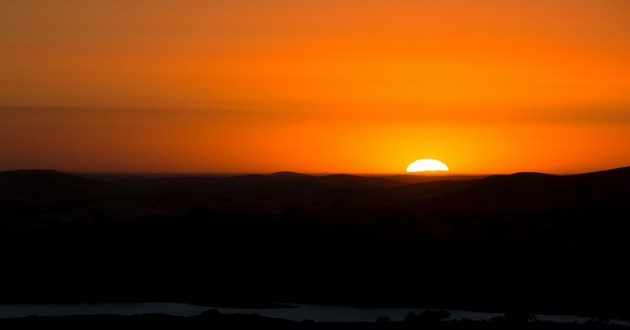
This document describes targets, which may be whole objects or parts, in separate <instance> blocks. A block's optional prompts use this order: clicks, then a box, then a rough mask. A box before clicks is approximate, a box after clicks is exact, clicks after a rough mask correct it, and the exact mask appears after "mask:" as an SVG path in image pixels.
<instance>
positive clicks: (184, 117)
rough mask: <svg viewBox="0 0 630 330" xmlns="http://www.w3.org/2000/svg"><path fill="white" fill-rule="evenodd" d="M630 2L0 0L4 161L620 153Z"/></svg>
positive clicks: (585, 158) (557, 164) (99, 163)
mask: <svg viewBox="0 0 630 330" xmlns="http://www.w3.org/2000/svg"><path fill="white" fill-rule="evenodd" d="M629 17H630V1H627V0H589V1H586V0H510V1H500V0H475V1H465V0H441V1H428V0H313V1H300V0H250V1H244V0H231V1H227V0H226V1H220V0H215V1H201V0H199V1H193V0H177V1H166V0H135V1H128V0H91V1H85V0H55V1H49V0H2V1H0V170H10V169H17V168H55V169H58V170H63V171H133V172H138V171H140V172H273V171H280V170H293V171H301V172H315V173H324V172H349V173H396V172H403V171H404V170H405V168H406V166H407V165H408V164H409V163H411V162H413V161H414V160H416V159H419V158H435V159H439V160H442V161H443V162H444V163H446V164H447V165H448V166H449V167H450V168H451V170H452V171H454V172H456V173H511V172H518V171H542V172H551V173H574V172H584V171H594V170H601V169H608V168H614V167H621V166H628V165H630V19H629Z"/></svg>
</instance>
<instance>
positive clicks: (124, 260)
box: [0, 167, 630, 319]
mask: <svg viewBox="0 0 630 330" xmlns="http://www.w3.org/2000/svg"><path fill="white" fill-rule="evenodd" d="M462 178H463V177H461V176H459V177H449V176H433V177H423V176H381V177H379V176H366V177H364V176H358V175H341V174H340V175H323V176H316V175H300V174H295V173H277V174H271V175H239V176H196V177H185V176H170V177H169V176H159V177H156V176H141V175H135V176H125V175H118V176H116V175H110V176H107V177H103V176H98V175H76V174H65V173H60V172H55V171H13V172H3V173H0V251H10V253H7V254H6V255H5V256H3V264H2V266H3V269H6V270H9V271H4V272H0V281H1V282H2V283H11V285H7V286H5V288H3V292H2V295H0V302H69V301H75V302H76V301H91V302H94V301H97V302H98V301H184V302H199V303H208V304H210V303H212V304H241V305H243V304H263V305H264V304H265V303H270V302H277V301H289V302H311V303H324V304H354V305H362V306H370V305H381V306H383V305H398V306H400V305H414V306H426V307H431V308H467V309H480V310H489V311H506V310H510V311H514V310H516V312H521V311H523V310H524V311H526V312H527V311H536V312H551V313H569V314H583V315H588V316H598V317H603V318H605V317H611V316H615V317H621V318H626V319H630V313H628V311H629V310H630V304H628V302H627V301H625V300H621V301H620V299H617V298H618V297H626V296H629V295H630V286H629V285H628V280H627V279H628V278H630V271H628V270H627V269H625V267H624V266H625V263H624V260H625V258H626V256H625V253H626V251H629V250H630V240H628V239H627V235H628V233H629V232H630V221H628V219H630V167H626V168H620V169H614V170H609V171H601V172H594V173H584V174H577V175H547V174H541V173H516V174H511V175H494V176H488V177H472V178H467V179H462ZM418 180H419V181H418Z"/></svg>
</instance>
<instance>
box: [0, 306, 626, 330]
mask: <svg viewBox="0 0 630 330" xmlns="http://www.w3.org/2000/svg"><path fill="white" fill-rule="evenodd" d="M442 314H443V311H429V312H425V313H423V314H414V313H410V315H409V316H408V317H406V318H405V320H403V321H390V320H388V319H386V318H379V319H378V320H376V321H374V322H313V321H310V320H304V321H302V322H296V321H289V320H282V319H274V318H269V317H263V316H259V315H242V314H220V313H218V312H216V311H214V310H208V311H207V312H204V313H202V314H201V315H198V316H189V317H181V316H168V315H163V314H147V315H133V316H121V315H75V316H54V317H50V316H29V317H23V318H14V319H0V327H3V328H18V327H19V328H39V327H47V328H49V327H55V328H63V329H86V328H87V329H92V328H93V327H94V326H95V325H98V328H103V329H105V328H108V329H109V328H116V327H134V328H147V327H150V328H153V327H155V328H160V329H163V328H166V329H235V330H240V329H274V330H283V329H287V330H359V329H362V330H371V329H374V330H407V329H418V330H421V329H433V330H436V329H444V330H464V329H465V330H476V329H479V330H482V329H483V330H565V329H572V330H573V329H578V330H617V329H619V330H623V329H628V327H626V326H621V325H615V324H610V323H607V322H606V321H601V320H593V321H589V322H585V323H579V324H578V323H553V322H541V321H535V320H533V321H532V320H530V321H526V320H517V319H511V318H509V317H497V318H493V319H491V320H487V321H470V320H445V319H442V317H443V316H444V315H442ZM446 314H448V313H446Z"/></svg>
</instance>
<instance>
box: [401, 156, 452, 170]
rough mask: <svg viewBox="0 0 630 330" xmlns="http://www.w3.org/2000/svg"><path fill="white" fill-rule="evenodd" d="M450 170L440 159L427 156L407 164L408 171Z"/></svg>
mask: <svg viewBox="0 0 630 330" xmlns="http://www.w3.org/2000/svg"><path fill="white" fill-rule="evenodd" d="M427 171H448V166H446V165H445V164H444V163H442V162H441V161H439V160H435V159H430V158H425V159H420V160H416V161H415V162H413V163H411V164H409V166H407V172H427Z"/></svg>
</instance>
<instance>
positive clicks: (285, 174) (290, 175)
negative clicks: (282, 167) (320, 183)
mask: <svg viewBox="0 0 630 330" xmlns="http://www.w3.org/2000/svg"><path fill="white" fill-rule="evenodd" d="M269 176H276V177H284V178H294V177H305V176H306V177H309V176H310V175H308V174H303V173H297V172H291V171H282V172H275V173H271V174H269Z"/></svg>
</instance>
